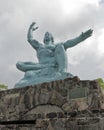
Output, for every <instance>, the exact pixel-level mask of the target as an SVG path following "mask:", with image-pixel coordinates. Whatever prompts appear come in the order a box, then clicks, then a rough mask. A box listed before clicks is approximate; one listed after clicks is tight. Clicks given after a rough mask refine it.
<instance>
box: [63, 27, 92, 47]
mask: <svg viewBox="0 0 104 130" xmlns="http://www.w3.org/2000/svg"><path fill="white" fill-rule="evenodd" d="M92 32H93V30H92V29H89V30H87V31H86V32H82V33H81V35H79V36H78V37H76V38H74V39H71V40H68V41H66V42H64V44H63V45H64V47H65V49H67V48H70V47H73V46H75V45H77V44H78V43H80V42H82V41H84V40H86V39H87V38H88V37H90V36H91V35H92Z"/></svg>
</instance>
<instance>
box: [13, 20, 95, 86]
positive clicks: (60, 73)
mask: <svg viewBox="0 0 104 130" xmlns="http://www.w3.org/2000/svg"><path fill="white" fill-rule="evenodd" d="M34 25H35V22H33V23H32V24H31V25H30V27H29V30H28V34H27V40H28V42H29V43H30V44H31V46H32V47H33V48H34V49H35V50H36V52H37V58H38V60H39V63H34V62H18V63H17V64H16V66H17V68H18V69H19V70H21V71H23V72H25V75H24V78H23V79H21V80H20V81H19V82H18V83H17V84H16V85H15V87H24V86H29V85H33V84H38V83H43V82H50V81H54V80H59V79H65V78H68V77H73V75H72V74H70V73H68V72H67V56H66V50H67V49H68V48H71V47H73V46H75V45H77V44H78V43H80V42H82V41H83V40H85V39H87V38H88V37H90V36H91V35H92V32H93V31H92V30H91V29H89V30H88V31H86V32H84V33H81V35H79V36H78V37H76V38H74V39H71V40H67V41H66V42H62V43H58V44H54V38H53V36H52V35H51V34H50V33H49V32H46V33H45V36H44V45H43V44H41V43H39V42H38V41H36V40H35V39H34V38H33V31H34V30H36V29H37V28H38V27H35V28H34Z"/></svg>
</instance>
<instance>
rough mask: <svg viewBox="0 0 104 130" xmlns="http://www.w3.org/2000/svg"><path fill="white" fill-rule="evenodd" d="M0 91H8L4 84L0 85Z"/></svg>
mask: <svg viewBox="0 0 104 130" xmlns="http://www.w3.org/2000/svg"><path fill="white" fill-rule="evenodd" d="M0 89H8V86H6V85H4V84H0Z"/></svg>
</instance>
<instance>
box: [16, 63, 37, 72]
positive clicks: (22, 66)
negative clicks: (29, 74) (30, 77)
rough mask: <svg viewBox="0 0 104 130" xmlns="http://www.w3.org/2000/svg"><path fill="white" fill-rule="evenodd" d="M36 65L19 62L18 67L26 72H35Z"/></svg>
mask: <svg viewBox="0 0 104 130" xmlns="http://www.w3.org/2000/svg"><path fill="white" fill-rule="evenodd" d="M36 65H37V64H36V63H33V62H17V64H16V67H17V68H18V69H19V70H21V71H23V72H26V71H28V70H34V69H35V66H36Z"/></svg>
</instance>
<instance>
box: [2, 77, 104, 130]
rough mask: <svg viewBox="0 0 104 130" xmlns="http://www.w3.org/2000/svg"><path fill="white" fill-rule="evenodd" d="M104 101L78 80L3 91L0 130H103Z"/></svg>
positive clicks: (95, 87)
mask: <svg viewBox="0 0 104 130" xmlns="http://www.w3.org/2000/svg"><path fill="white" fill-rule="evenodd" d="M103 101H104V97H103V94H102V91H101V89H100V87H99V85H98V83H97V81H95V80H94V81H88V80H86V81H81V80H80V79H79V78H78V77H74V78H68V79H64V80H58V81H53V82H49V83H43V84H38V85H33V86H26V87H24V88H15V89H10V90H5V91H0V130H103V129H104V104H103Z"/></svg>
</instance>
